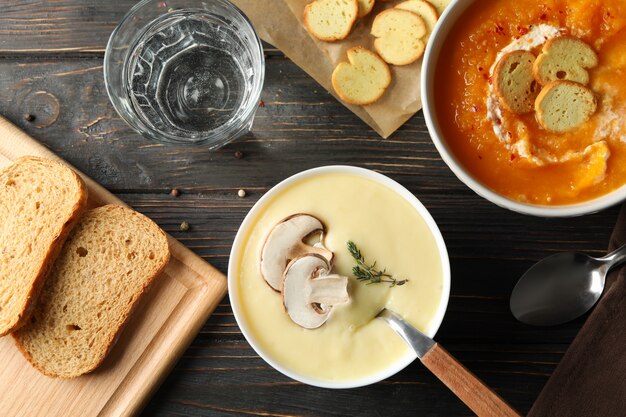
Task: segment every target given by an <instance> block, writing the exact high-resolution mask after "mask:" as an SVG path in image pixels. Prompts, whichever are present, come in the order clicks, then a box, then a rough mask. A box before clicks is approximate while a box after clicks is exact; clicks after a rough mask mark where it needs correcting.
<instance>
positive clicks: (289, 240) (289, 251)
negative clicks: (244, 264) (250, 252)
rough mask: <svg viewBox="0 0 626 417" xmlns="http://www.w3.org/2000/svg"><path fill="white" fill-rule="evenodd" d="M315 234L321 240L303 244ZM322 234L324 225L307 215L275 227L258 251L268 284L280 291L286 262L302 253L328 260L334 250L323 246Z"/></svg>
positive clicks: (292, 218)
mask: <svg viewBox="0 0 626 417" xmlns="http://www.w3.org/2000/svg"><path fill="white" fill-rule="evenodd" d="M314 233H319V234H320V242H319V243H317V244H315V245H314V246H311V245H308V244H306V243H304V239H305V238H306V237H307V236H310V235H312V234H314ZM323 236H324V225H323V224H322V222H321V221H320V220H319V219H317V218H315V217H313V216H311V215H309V214H295V215H293V216H290V217H287V218H286V219H284V220H283V221H281V222H280V223H278V224H277V225H276V226H274V228H273V229H272V230H271V231H270V234H269V235H268V236H267V239H266V240H265V244H264V245H263V249H262V252H261V275H262V276H263V278H264V279H265V281H267V283H268V284H269V285H270V287H272V288H273V289H275V290H276V291H281V290H282V284H283V274H284V272H285V268H287V264H288V263H289V262H291V260H293V259H296V258H299V257H301V256H303V255H305V254H308V253H314V254H318V255H320V256H322V257H323V258H325V259H326V260H327V261H328V263H331V262H332V259H333V253H332V252H331V251H329V250H328V249H326V248H325V247H324V246H323V245H322V243H321V240H322V238H323Z"/></svg>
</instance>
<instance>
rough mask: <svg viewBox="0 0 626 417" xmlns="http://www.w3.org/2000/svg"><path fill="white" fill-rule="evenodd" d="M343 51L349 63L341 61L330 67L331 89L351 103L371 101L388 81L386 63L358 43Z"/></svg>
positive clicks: (363, 103)
mask: <svg viewBox="0 0 626 417" xmlns="http://www.w3.org/2000/svg"><path fill="white" fill-rule="evenodd" d="M347 55H348V61H349V63H348V62H341V63H340V64H339V65H337V67H336V68H335V70H334V71H333V76H332V82H333V88H334V89H335V92H336V93H337V94H338V95H339V97H340V98H341V99H342V100H344V101H346V102H348V103H351V104H356V105H366V104H371V103H374V102H375V101H377V100H378V99H379V98H381V97H382V96H383V94H385V90H386V89H387V87H389V84H391V71H390V70H389V66H388V65H387V64H386V63H385V61H383V60H382V59H381V58H380V57H379V56H378V55H376V54H375V53H374V52H372V51H370V50H368V49H366V48H363V47H361V46H357V47H355V48H352V49H349V50H348V52H347Z"/></svg>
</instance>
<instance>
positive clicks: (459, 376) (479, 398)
mask: <svg viewBox="0 0 626 417" xmlns="http://www.w3.org/2000/svg"><path fill="white" fill-rule="evenodd" d="M422 363H423V364H424V365H425V366H426V367H427V368H428V369H429V370H430V371H431V372H432V373H433V374H435V376H436V377H437V378H439V379H440V380H441V382H443V383H444V384H446V386H447V387H448V388H450V391H452V392H453V393H454V394H456V396H457V397H459V399H460V400H461V401H463V402H464V403H465V405H467V406H468V407H469V408H470V409H471V410H472V411H473V412H474V413H476V415H477V416H478V417H514V416H515V417H520V415H519V414H518V413H517V412H516V411H515V410H514V409H513V408H511V406H510V405H508V404H507V403H506V402H505V401H504V400H503V399H502V398H500V397H499V396H498V394H496V393H495V392H493V391H492V390H491V389H490V388H489V387H487V386H486V385H485V384H484V383H483V382H482V381H481V380H480V379H478V378H477V377H476V375H474V374H473V373H471V372H470V371H469V370H468V369H467V368H466V367H464V366H463V365H461V363H459V362H458V361H457V360H456V359H455V358H454V357H453V356H452V355H450V354H449V353H448V351H446V350H445V349H444V348H442V347H441V346H439V344H438V343H436V344H435V346H434V347H433V348H432V349H431V350H430V351H428V353H427V354H426V355H424V357H423V358H422Z"/></svg>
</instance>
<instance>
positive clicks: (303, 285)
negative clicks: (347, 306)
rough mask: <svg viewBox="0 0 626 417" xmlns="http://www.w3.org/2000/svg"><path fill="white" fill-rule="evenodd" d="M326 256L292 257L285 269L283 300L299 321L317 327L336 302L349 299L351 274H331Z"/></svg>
mask: <svg viewBox="0 0 626 417" xmlns="http://www.w3.org/2000/svg"><path fill="white" fill-rule="evenodd" d="M329 269H330V266H329V264H328V262H327V261H326V259H324V258H323V257H321V256H319V255H316V254H310V255H307V256H304V257H302V258H298V259H296V260H294V261H292V262H291V263H290V264H289V265H288V266H287V270H286V271H285V279H284V281H283V304H284V306H285V310H286V311H287V314H288V315H289V317H290V318H291V320H293V321H294V323H296V324H297V325H299V326H301V327H304V328H305V329H316V328H318V327H320V326H321V325H322V324H324V323H325V322H326V320H328V315H329V314H330V312H331V310H332V309H333V306H335V305H338V304H344V303H347V302H348V301H350V296H349V295H348V278H346V277H343V276H340V275H336V274H333V275H328V271H329Z"/></svg>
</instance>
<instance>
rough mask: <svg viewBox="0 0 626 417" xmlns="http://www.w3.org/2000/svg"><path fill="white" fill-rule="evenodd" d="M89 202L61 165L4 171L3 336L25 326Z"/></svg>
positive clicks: (41, 162)
mask: <svg viewBox="0 0 626 417" xmlns="http://www.w3.org/2000/svg"><path fill="white" fill-rule="evenodd" d="M86 204H87V188H86V187H85V184H84V183H83V181H82V180H81V179H80V177H79V176H78V175H77V174H76V173H75V172H74V171H72V170H71V169H70V168H68V167H67V166H65V165H63V164H60V163H58V162H54V161H50V160H47V159H42V158H36V157H23V158H19V159H17V160H16V161H15V162H13V164H11V165H9V166H8V167H6V168H5V169H3V170H2V171H1V172H0V219H2V220H1V221H0V237H1V239H0V336H4V335H6V334H8V333H10V332H12V331H14V330H16V329H18V328H19V327H21V326H23V325H24V324H25V323H26V321H27V319H28V317H29V316H30V314H31V312H32V309H33V306H34V304H35V302H36V301H37V297H38V295H39V292H40V290H41V287H42V286H43V284H44V281H45V279H46V276H47V275H48V272H49V269H50V265H51V264H52V262H53V261H54V259H55V258H56V257H57V255H58V253H59V251H60V250H61V247H62V246H63V242H65V239H66V238H67V235H68V233H69V232H70V231H71V229H72V227H74V225H75V224H76V221H77V220H78V218H79V216H80V215H81V214H82V212H83V211H84V209H85V206H86Z"/></svg>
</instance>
